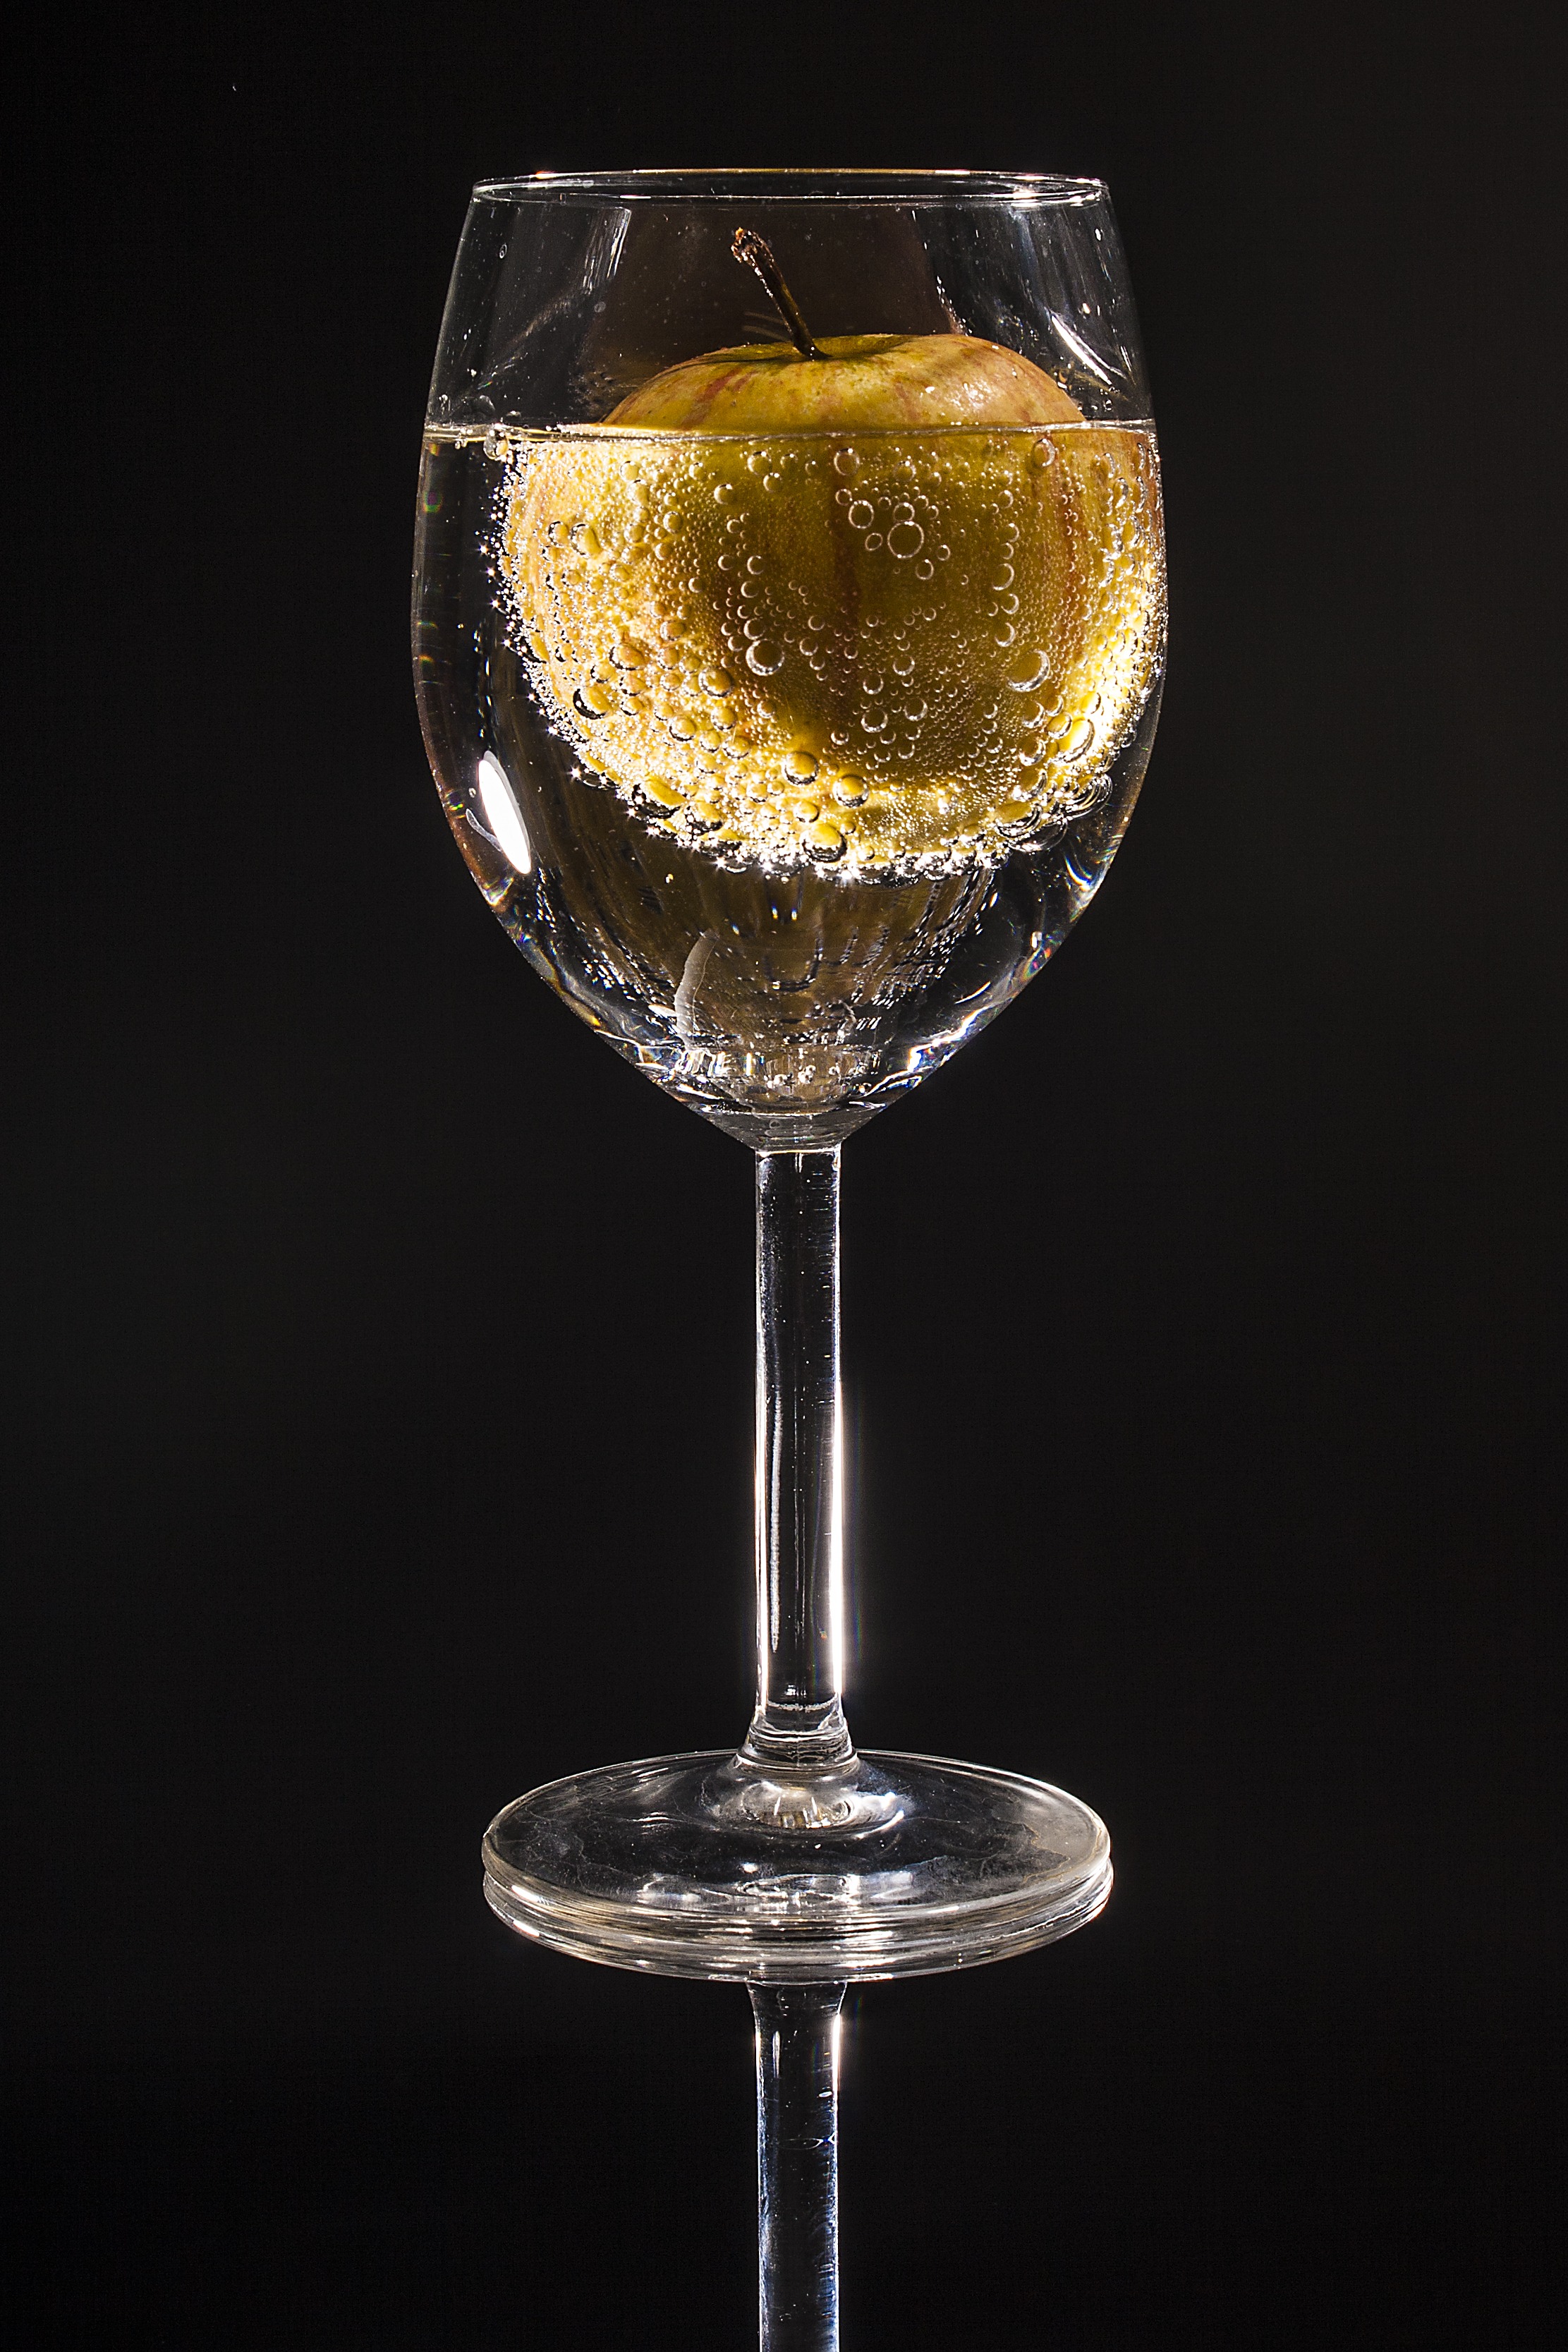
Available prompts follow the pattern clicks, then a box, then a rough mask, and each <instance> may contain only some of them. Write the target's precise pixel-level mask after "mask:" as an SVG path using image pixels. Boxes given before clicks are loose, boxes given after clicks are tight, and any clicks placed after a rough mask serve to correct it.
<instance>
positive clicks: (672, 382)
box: [605, 335, 1083, 433]
mask: <svg viewBox="0 0 1568 2352" xmlns="http://www.w3.org/2000/svg"><path fill="white" fill-rule="evenodd" d="M818 349H819V350H820V351H821V352H825V353H826V355H827V356H826V358H825V359H820V360H809V359H803V358H802V357H801V355H800V352H798V351H797V350H796V349H795V346H794V344H793V343H747V344H742V345H740V346H738V347H737V348H736V349H734V350H732V351H723V352H703V353H702V354H701V356H700V357H699V358H697V359H693V360H683V361H681V362H680V363H679V364H678V365H677V366H675V367H671V368H665V369H664V371H663V373H661V374H659V375H656V376H653V378H652V379H651V380H650V381H649V382H648V383H644V384H642V385H640V386H639V387H638V389H637V390H636V391H635V392H633V393H629V394H627V396H626V398H625V399H624V400H623V401H622V402H621V404H620V405H619V406H618V407H617V408H614V409H612V411H611V414H610V415H609V416H608V417H607V418H606V419H605V422H606V424H609V425H648V426H652V427H654V428H656V429H659V430H662V431H664V432H670V431H677V432H687V433H788V432H797V433H800V432H810V431H811V430H812V429H816V430H819V431H824V432H830V433H845V432H852V431H853V430H854V429H855V428H856V427H857V426H859V427H862V428H863V427H866V426H878V425H880V426H883V427H888V426H893V427H899V426H902V427H903V428H904V430H905V431H907V432H912V433H918V432H919V431H920V430H921V428H922V427H923V426H925V425H1077V424H1080V423H1082V415H1083V412H1082V409H1081V408H1079V406H1078V405H1077V404H1076V402H1074V401H1071V400H1070V399H1069V398H1068V396H1067V394H1066V393H1064V392H1063V391H1062V389H1061V385H1060V384H1059V383H1055V382H1054V381H1053V379H1052V378H1051V377H1050V376H1048V375H1047V374H1046V373H1044V371H1043V369H1040V368H1037V367H1036V366H1035V365H1034V363H1033V362H1032V361H1031V360H1026V359H1025V358H1024V356H1023V354H1022V353H1021V352H1009V351H1007V350H1005V349H1004V348H1003V346H1002V345H1001V344H1000V343H988V342H987V341H984V340H983V338H982V337H980V336H978V335H831V336H828V337H826V338H824V340H823V341H821V342H820V343H819V345H818Z"/></svg>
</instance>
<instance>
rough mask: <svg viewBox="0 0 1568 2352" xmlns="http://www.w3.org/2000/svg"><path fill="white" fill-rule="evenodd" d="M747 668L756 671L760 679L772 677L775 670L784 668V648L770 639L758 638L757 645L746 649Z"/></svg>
mask: <svg viewBox="0 0 1568 2352" xmlns="http://www.w3.org/2000/svg"><path fill="white" fill-rule="evenodd" d="M746 667H747V669H750V670H755V671H756V673H757V675H758V677H772V675H773V673H774V671H775V670H778V669H782V668H783V667H784V648H783V646H779V645H775V644H774V642H773V640H772V639H771V638H770V637H758V640H757V642H756V644H755V645H751V646H747V648H746Z"/></svg>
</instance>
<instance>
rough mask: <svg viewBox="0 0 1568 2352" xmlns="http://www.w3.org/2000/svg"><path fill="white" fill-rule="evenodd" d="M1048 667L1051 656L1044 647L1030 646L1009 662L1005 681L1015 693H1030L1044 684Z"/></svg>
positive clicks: (1049, 666)
mask: <svg viewBox="0 0 1568 2352" xmlns="http://www.w3.org/2000/svg"><path fill="white" fill-rule="evenodd" d="M1009 634H1010V632H1009ZM1050 668H1051V656H1050V655H1049V654H1048V653H1047V652H1046V651H1045V649H1044V647H1043V646H1028V647H1026V648H1025V649H1024V650H1023V651H1021V652H1020V653H1019V656H1018V658H1017V660H1016V661H1012V662H1009V665H1008V669H1007V681H1008V684H1009V686H1010V687H1011V688H1012V690H1013V692H1014V693H1015V694H1032V693H1033V692H1034V690H1035V688H1037V687H1040V686H1043V685H1044V684H1045V680H1046V675H1047V673H1048V672H1049V670H1050Z"/></svg>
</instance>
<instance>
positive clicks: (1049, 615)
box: [502, 230, 1161, 868]
mask: <svg viewBox="0 0 1568 2352" xmlns="http://www.w3.org/2000/svg"><path fill="white" fill-rule="evenodd" d="M736 251H737V257H738V258H740V259H742V260H745V261H747V262H748V263H749V264H750V265H751V266H752V267H754V268H757V269H758V275H759V276H761V277H762V278H763V279H764V282H765V283H766V284H768V287H769V290H770V291H771V292H772V293H773V295H774V298H775V299H776V300H777V301H778V302H779V308H780V310H782V311H783V312H784V315H785V317H786V319H787V320H788V321H789V325H790V330H791V335H792V337H793V340H792V341H790V342H789V343H764V344H755V345H743V346H739V347H737V348H735V349H732V350H727V351H720V352H706V353H703V354H702V355H701V356H699V357H697V358H695V359H691V360H686V361H683V362H680V363H679V364H678V365H676V366H674V367H671V368H667V369H665V370H664V372H663V373H661V374H659V375H656V376H654V377H653V379H652V380H651V381H650V382H649V383H646V384H643V386H641V387H640V388H639V389H638V390H637V391H636V392H633V393H632V394H630V395H629V396H628V397H627V398H626V399H624V400H622V402H621V404H620V405H619V406H618V407H617V408H616V409H615V410H613V411H612V415H610V417H609V418H608V419H607V420H606V423H605V425H603V426H601V427H587V428H580V429H579V430H578V431H575V432H573V433H570V434H566V435H562V436H560V437H559V439H555V438H552V439H550V440H549V441H548V442H545V443H542V444H541V443H537V442H536V443H534V444H532V445H529V446H527V447H526V448H525V449H524V450H523V451H522V452H521V453H520V454H519V456H518V457H517V461H516V466H515V471H514V478H513V481H512V485H511V489H510V495H509V499H508V504H507V515H506V521H505V526H504V531H503V544H502V561H503V569H504V572H505V574H506V577H507V581H508V583H510V587H511V590H512V593H513V595H514V597H515V599H516V603H517V608H518V614H519V619H520V622H521V626H522V632H523V635H524V637H525V639H526V641H527V643H528V646H529V648H530V650H531V651H532V653H533V654H534V656H535V657H536V658H537V660H538V664H539V674H540V679H541V683H542V686H543V688H544V691H545V692H546V693H547V694H548V695H549V698H551V700H552V701H553V702H554V703H555V704H556V705H557V707H558V709H559V712H560V715H561V717H562V719H563V720H564V722H565V724H566V727H567V729H568V730H569V731H570V733H571V734H572V735H573V737H574V738H575V739H576V740H577V741H578V742H579V743H580V745H581V747H582V750H583V752H584V754H585V758H586V761H587V762H588V764H589V765H590V766H591V768H592V769H593V770H594V771H595V772H597V773H598V774H600V775H601V776H602V777H603V778H605V779H606V780H607V781H609V782H612V784H614V785H615V786H617V787H618V788H619V789H620V790H621V791H622V793H623V794H625V795H626V796H627V797H628V798H630V799H632V801H633V802H635V803H638V804H640V805H642V806H643V808H644V809H646V810H648V811H649V813H650V814H652V813H653V812H654V811H657V812H659V813H661V814H662V815H663V818H664V821H665V822H667V823H669V824H672V825H673V826H674V827H675V828H676V829H677V830H681V831H683V832H685V833H688V834H690V835H693V836H695V837H697V838H705V837H706V838H708V839H710V840H712V841H713V842H714V843H715V845H716V846H718V847H721V848H723V849H725V850H727V852H729V854H731V855H735V854H741V855H747V856H758V857H760V858H761V859H762V860H763V862H765V863H767V864H769V865H779V864H784V865H789V864H793V863H798V862H800V861H801V860H802V859H808V858H809V859H812V860H815V861H826V862H837V861H840V860H845V861H847V862H848V863H849V864H850V865H851V866H866V867H870V868H878V867H885V866H889V865H893V864H899V865H907V864H908V863H909V862H910V861H916V862H920V863H929V862H930V861H932V860H934V859H935V860H939V861H941V862H943V863H947V862H950V861H952V860H953V859H954V858H955V857H959V858H967V857H969V856H973V855H974V854H975V852H976V851H977V850H980V851H983V852H991V851H999V850H1000V849H1002V848H1004V847H1006V846H1008V845H1010V844H1011V843H1012V842H1013V841H1016V840H1017V839H1018V838H1019V837H1022V836H1025V835H1028V834H1029V833H1030V831H1031V830H1039V829H1041V828H1043V827H1045V826H1047V825H1049V824H1052V823H1055V822H1060V821H1061V819H1062V818H1063V817H1064V816H1067V815H1071V814H1075V813H1076V812H1077V811H1078V810H1079V809H1081V808H1082V807H1086V806H1088V805H1091V804H1092V800H1093V798H1094V797H1095V795H1096V793H1097V791H1098V789H1099V780H1100V779H1101V778H1102V777H1103V774H1104V772H1105V770H1106V767H1107V765H1108V761H1109V758H1110V755H1111V753H1112V752H1113V751H1114V750H1115V749H1116V747H1117V745H1118V744H1119V742H1120V741H1121V740H1123V738H1124V735H1125V733H1126V730H1127V728H1128V727H1129V725H1130V724H1131V721H1132V719H1133V718H1134V717H1135V715H1136V711H1137V709H1138V708H1139V707H1140V706H1141V704H1142V702H1143V700H1144V698H1145V696H1146V694H1147V691H1148V688H1149V685H1150V683H1151V681H1152V678H1153V676H1154V671H1155V663H1156V661H1157V658H1158V645H1159V634H1160V622H1161V595H1160V568H1159V555H1158V546H1159V531H1158V484H1157V477H1156V473H1155V461H1154V455H1153V449H1152V446H1150V444H1149V443H1148V441H1147V438H1146V436H1143V435H1141V434H1139V433H1138V432H1136V431H1135V430H1133V429H1130V428H1126V427H1121V426H1113V425H1088V424H1086V423H1085V421H1084V419H1083V416H1082V411H1081V410H1080V409H1079V407H1078V406H1077V404H1076V403H1074V402H1073V401H1072V400H1071V399H1070V397H1069V396H1068V394H1066V393H1065V392H1063V391H1062V389H1061V386H1060V385H1059V384H1058V383H1055V382H1054V381H1053V380H1052V378H1051V377H1050V376H1049V375H1047V374H1046V373H1044V372H1043V370H1041V369H1040V368H1038V367H1036V366H1035V365H1034V364H1033V362H1031V361H1030V360H1028V359H1026V358H1024V357H1023V356H1022V355H1021V354H1020V353H1019V352H1010V351H1008V350H1006V349H1005V348H1004V347H1003V346H1001V345H1000V344H998V343H992V342H988V341H984V340H982V339H981V338H979V337H975V336H967V335H956V334H950V335H889V334H883V335H854V336H839V337H831V338H827V339H824V340H823V341H821V343H817V342H814V341H812V340H811V338H810V335H809V333H808V332H807V331H806V329H805V326H804V322H803V321H802V320H800V313H799V311H798V310H796V308H795V306H794V303H793V301H792V299H791V298H790V297H789V290H788V289H787V288H786V287H784V285H783V281H782V279H781V278H779V275H778V271H777V266H776V265H775V264H774V263H773V260H772V256H771V254H769V253H768V249H767V247H765V246H763V244H762V241H761V240H760V239H759V238H755V237H753V236H751V235H750V233H749V232H747V231H744V230H743V231H740V232H738V233H737V238H736Z"/></svg>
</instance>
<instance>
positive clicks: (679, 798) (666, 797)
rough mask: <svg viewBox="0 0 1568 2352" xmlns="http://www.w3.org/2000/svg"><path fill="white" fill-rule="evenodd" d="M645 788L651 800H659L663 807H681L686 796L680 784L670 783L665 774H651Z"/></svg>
mask: <svg viewBox="0 0 1568 2352" xmlns="http://www.w3.org/2000/svg"><path fill="white" fill-rule="evenodd" d="M643 791H644V792H645V793H647V795H648V798H649V799H650V800H651V801H657V802H658V803H659V806H660V807H661V808H667V809H676V808H680V807H682V806H683V805H684V803H685V797H686V796H685V793H683V792H682V790H681V788H680V786H679V784H672V783H669V782H666V780H665V779H664V777H663V776H650V777H649V778H648V781H647V782H646V783H645V784H644V785H643Z"/></svg>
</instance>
